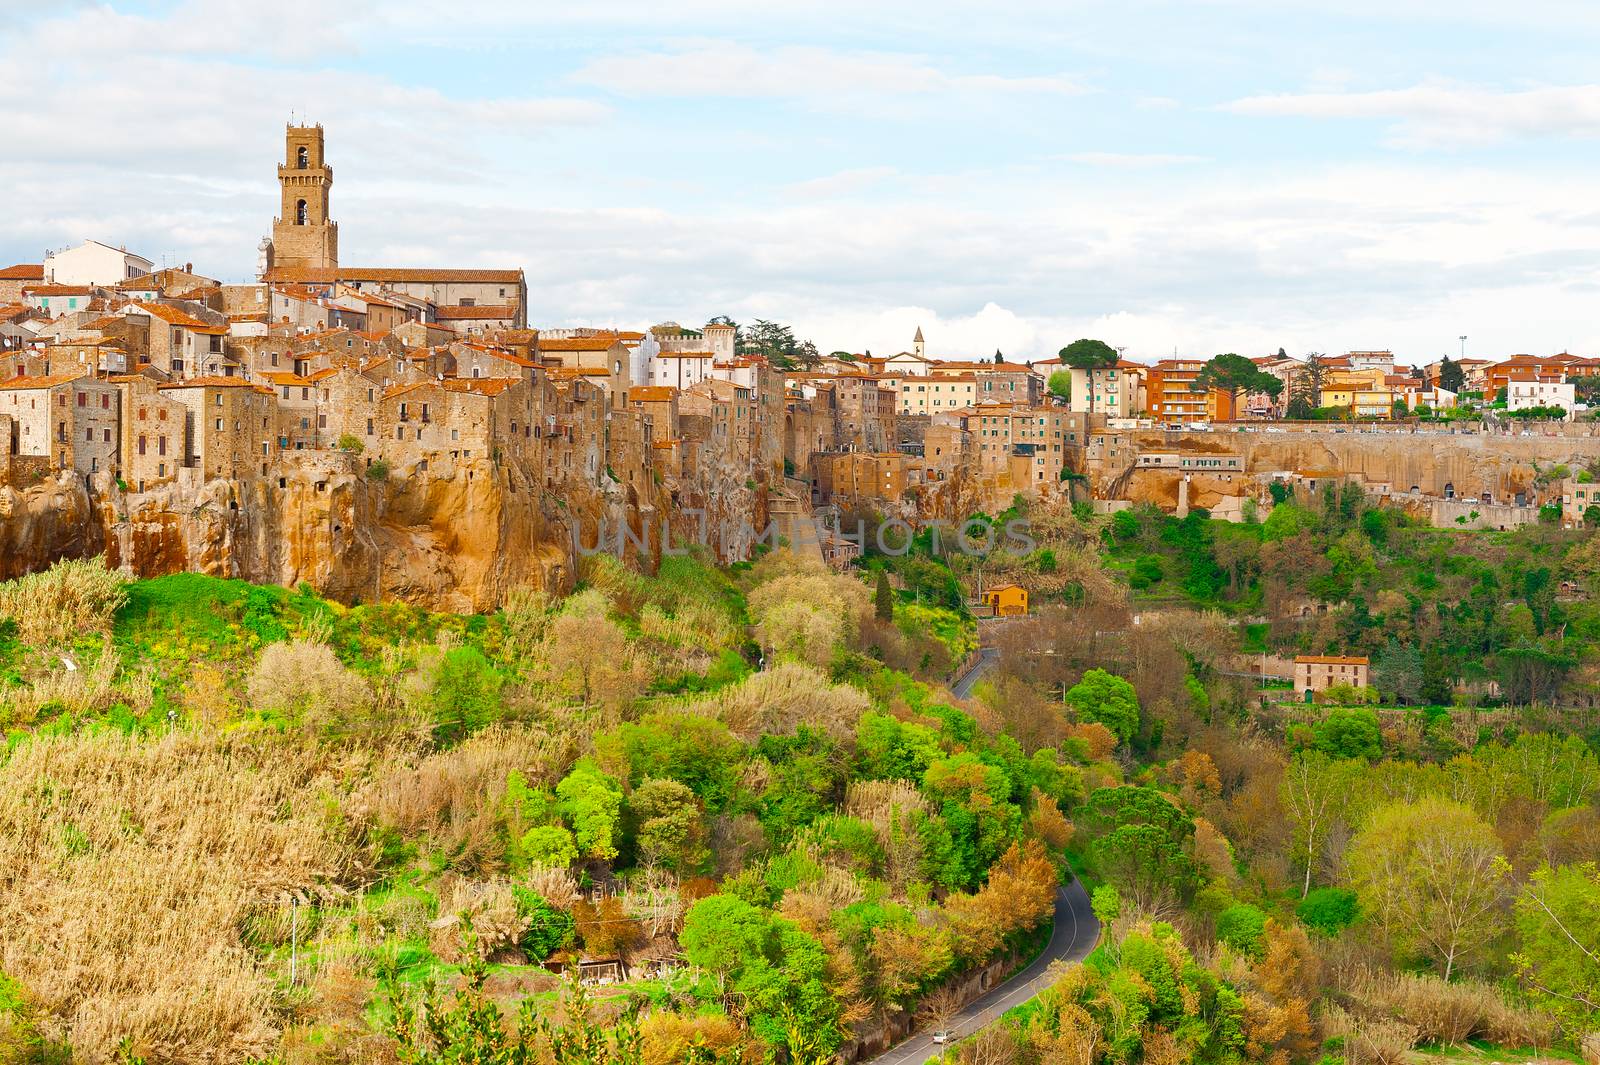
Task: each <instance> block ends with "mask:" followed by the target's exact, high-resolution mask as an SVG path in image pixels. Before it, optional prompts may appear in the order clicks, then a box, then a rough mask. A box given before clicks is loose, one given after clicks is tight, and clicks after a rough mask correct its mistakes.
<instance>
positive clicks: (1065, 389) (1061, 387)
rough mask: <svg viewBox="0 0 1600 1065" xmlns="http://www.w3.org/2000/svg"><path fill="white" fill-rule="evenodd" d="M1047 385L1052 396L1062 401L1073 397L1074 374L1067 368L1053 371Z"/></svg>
mask: <svg viewBox="0 0 1600 1065" xmlns="http://www.w3.org/2000/svg"><path fill="white" fill-rule="evenodd" d="M1045 387H1046V388H1048V389H1049V390H1050V394H1051V395H1052V396H1055V397H1056V398H1058V399H1060V400H1062V401H1068V400H1071V399H1072V375H1071V374H1070V373H1068V372H1067V371H1066V370H1057V371H1055V372H1054V373H1052V374H1051V375H1050V380H1049V382H1048V383H1047V384H1046V385H1045Z"/></svg>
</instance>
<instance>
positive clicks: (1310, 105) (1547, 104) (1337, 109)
mask: <svg viewBox="0 0 1600 1065" xmlns="http://www.w3.org/2000/svg"><path fill="white" fill-rule="evenodd" d="M1225 107H1226V109H1227V110H1230V111H1233V112H1236V113H1238V114H1245V115H1267V116H1275V117H1296V118H1323V119H1326V118H1354V119H1378V120H1385V121H1388V122H1389V123H1390V126H1389V130H1390V136H1389V139H1390V141H1391V143H1393V144H1397V145H1404V146H1412V147H1462V146H1472V145H1483V144H1492V143H1495V142H1498V141H1503V140H1507V139H1511V138H1519V137H1594V136H1600V85H1566V86H1550V87H1544V88H1535V89H1522V90H1515V91H1504V90H1498V89H1485V88H1474V87H1469V86H1458V85H1449V84H1426V85H1416V86H1413V87H1411V88H1406V89H1386V90H1380V91H1376V92H1312V93H1298V94H1296V93H1284V94H1278V95H1272V96H1252V97H1247V98H1245V99H1241V100H1235V101H1233V102H1232V103H1229V104H1227V105H1225Z"/></svg>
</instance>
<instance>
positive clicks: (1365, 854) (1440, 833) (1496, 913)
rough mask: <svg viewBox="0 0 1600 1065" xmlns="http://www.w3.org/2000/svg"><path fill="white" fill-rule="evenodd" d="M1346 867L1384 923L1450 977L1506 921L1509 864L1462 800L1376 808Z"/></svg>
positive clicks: (1397, 939)
mask: <svg viewBox="0 0 1600 1065" xmlns="http://www.w3.org/2000/svg"><path fill="white" fill-rule="evenodd" d="M1345 865H1346V868H1347V870H1348V872H1349V875H1350V881H1351V884H1352V885H1353V886H1354V887H1355V889H1356V891H1357V892H1358V893H1359V894H1360V895H1361V897H1362V899H1363V900H1364V901H1365V903H1366V906H1367V909H1368V910H1369V911H1370V912H1371V913H1372V915H1373V917H1374V919H1375V920H1376V922H1377V924H1378V925H1379V927H1381V928H1383V929H1384V930H1385V931H1386V932H1388V933H1389V935H1390V937H1391V939H1392V940H1393V941H1394V942H1395V943H1396V944H1397V945H1398V946H1400V947H1401V948H1402V949H1404V950H1408V951H1413V952H1415V953H1417V954H1421V955H1424V956H1427V957H1430V958H1432V959H1433V961H1434V963H1435V965H1436V966H1437V967H1438V969H1439V971H1440V975H1441V976H1443V977H1444V978H1445V979H1446V980H1448V979H1450V976H1451V974H1453V973H1454V972H1455V970H1456V968H1457V966H1459V965H1460V964H1462V962H1463V961H1464V960H1465V959H1466V958H1468V957H1469V956H1470V955H1471V953H1472V952H1473V951H1474V950H1475V949H1477V948H1479V947H1481V946H1482V945H1484V944H1485V943H1488V942H1490V941H1491V940H1492V939H1493V938H1494V936H1495V935H1496V934H1497V933H1498V932H1499V930H1500V928H1501V925H1502V924H1503V921H1504V917H1503V915H1502V912H1501V903H1502V902H1503V901H1504V899H1505V895H1506V880H1507V874H1508V873H1509V866H1508V864H1507V862H1506V860H1505V857H1504V856H1503V855H1502V854H1501V853H1500V845H1499V841H1498V839H1497V838H1496V837H1495V834H1494V830H1493V829H1492V828H1490V827H1489V825H1488V824H1487V823H1486V822H1485V821H1484V820H1483V819H1482V818H1481V817H1479V816H1478V815H1477V814H1476V813H1474V812H1473V811H1472V809H1471V807H1468V806H1465V805H1463V804H1461V803H1458V802H1452V801H1450V800H1449V799H1442V798H1437V797H1433V796H1428V797H1425V798H1423V799H1420V800H1419V801H1417V802H1409V803H1408V802H1397V803H1392V804H1390V805H1388V806H1384V807H1381V808H1379V809H1378V810H1377V811H1376V812H1375V813H1374V814H1373V815H1372V817H1371V819H1370V820H1369V821H1368V823H1367V826H1366V828H1364V829H1362V830H1361V832H1360V833H1359V834H1358V835H1357V836H1356V837H1355V839H1354V840H1353V841H1352V842H1351V844H1350V849H1349V851H1348V852H1346V857H1345Z"/></svg>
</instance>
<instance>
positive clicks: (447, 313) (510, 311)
mask: <svg viewBox="0 0 1600 1065" xmlns="http://www.w3.org/2000/svg"><path fill="white" fill-rule="evenodd" d="M434 315H435V317H438V318H444V319H448V320H461V319H491V320H493V319H498V318H505V319H511V318H515V317H516V316H517V309H516V308H515V307H513V306H511V305H510V304H509V303H507V304H502V305H500V306H495V305H493V304H490V305H488V306H483V307H454V306H445V307H440V308H438V309H436V310H435V311H434Z"/></svg>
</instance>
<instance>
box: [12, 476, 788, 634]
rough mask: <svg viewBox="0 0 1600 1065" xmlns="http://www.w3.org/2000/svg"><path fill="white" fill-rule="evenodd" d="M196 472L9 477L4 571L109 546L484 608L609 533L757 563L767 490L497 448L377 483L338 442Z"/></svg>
mask: <svg viewBox="0 0 1600 1065" xmlns="http://www.w3.org/2000/svg"><path fill="white" fill-rule="evenodd" d="M191 472H192V471H190V470H187V469H184V470H180V474H181V475H183V476H180V478H179V479H178V480H177V481H173V482H169V483H167V484H163V485H160V486H158V487H156V488H153V489H150V490H148V491H145V492H128V491H124V490H122V489H121V488H120V487H119V486H118V485H117V484H116V482H115V481H114V480H113V479H112V478H110V477H109V476H106V475H101V476H100V477H98V478H96V479H95V481H94V482H93V483H92V484H89V483H86V482H85V480H84V479H83V478H82V477H81V476H79V475H76V474H73V473H62V474H58V475H54V476H48V477H45V478H43V479H41V480H38V481H35V482H34V483H31V484H29V485H27V486H26V487H16V486H9V487H8V486H0V578H11V577H16V576H20V575H22V574H24V573H29V572H32V571H34V570H38V569H43V568H45V567H47V566H49V565H50V564H51V563H52V562H55V561H56V560H57V559H61V558H69V557H71V558H82V557H88V556H92V555H95V554H98V553H100V552H102V551H103V552H105V554H106V556H107V560H108V561H109V562H110V564H111V565H113V566H117V567H121V568H124V569H126V570H127V571H128V572H130V573H132V574H134V575H136V576H139V577H155V576H160V575H162V574H166V573H178V572H185V571H192V572H196V573H206V574H210V575H212V576H217V577H236V578H242V579H244V580H248V581H254V582H256V583H262V584H281V585H286V586H290V587H293V586H296V585H299V584H301V583H305V584H309V585H310V586H311V587H312V588H314V589H316V591H317V592H318V593H319V594H321V595H324V596H327V597H329V598H332V599H337V600H340V601H343V602H375V601H378V600H380V599H401V600H404V601H406V602H411V603H416V604H418V605H422V606H427V607H429V608H431V609H436V610H449V611H455V612H463V613H473V612H482V611H489V610H494V609H496V608H497V607H499V606H500V604H501V603H503V602H504V601H505V597H506V594H507V593H508V592H509V591H511V590H512V589H513V588H516V587H518V586H522V585H531V586H535V587H539V588H543V589H544V590H546V591H547V592H549V593H551V594H558V593H561V592H564V591H567V590H569V589H570V587H571V585H572V583H573V581H574V579H575V576H576V573H577V569H578V564H579V561H580V557H581V553H580V551H579V549H578V548H579V545H580V544H581V545H584V546H585V547H588V548H591V549H592V548H593V547H594V545H595V544H596V543H597V541H598V538H599V536H600V533H601V532H602V531H603V532H604V534H605V541H604V543H605V548H604V549H605V550H608V551H609V550H615V549H616V544H617V540H618V531H619V530H620V529H623V528H626V529H628V530H629V536H628V537H626V538H624V541H623V546H624V549H625V550H624V552H623V553H624V554H625V555H627V556H628V557H629V558H630V559H631V560H633V561H634V562H636V563H641V564H644V565H647V566H648V565H651V564H653V563H654V562H655V561H657V560H658V559H659V558H660V554H661V545H662V541H663V535H662V526H663V523H664V522H666V523H667V524H670V525H671V528H672V543H673V545H674V546H680V545H686V544H694V543H703V544H704V546H705V547H706V548H708V549H709V550H710V552H711V553H712V554H713V555H715V556H716V557H718V558H720V559H723V560H725V561H732V560H735V559H740V558H746V557H749V554H750V552H751V550H752V548H753V547H754V546H755V544H756V542H757V537H758V536H759V534H760V533H761V531H762V530H763V529H764V528H765V525H766V520H767V507H766V493H765V490H764V488H763V487H762V486H760V485H756V484H754V483H753V482H750V481H749V480H747V476H746V475H741V476H735V475H734V473H733V472H731V471H716V470H713V471H709V472H710V473H711V474H712V476H708V477H706V478H705V479H704V481H702V482H701V485H700V487H699V488H698V490H696V491H695V492H694V493H692V495H685V496H684V497H683V498H681V499H680V498H678V495H679V494H678V493H677V492H672V493H670V494H668V493H667V492H665V491H662V490H657V489H654V488H653V487H652V488H651V489H650V490H651V491H653V492H655V495H656V496H659V497H660V498H655V497H652V496H641V495H640V494H639V493H638V492H637V491H636V490H635V489H634V488H631V487H624V486H622V485H620V484H618V483H616V482H614V481H611V480H609V479H605V480H603V481H602V482H601V483H600V484H598V485H587V484H578V485H566V486H563V487H562V488H561V489H560V490H559V491H551V490H548V489H545V488H544V487H542V485H541V483H540V481H539V479H538V478H536V477H535V476H533V471H530V470H525V469H523V468H521V467H520V466H518V465H517V464H515V463H510V462H504V463H503V462H498V461H495V460H494V459H492V458H488V457H484V458H479V459H475V460H471V461H460V462H445V463H440V464H435V465H433V466H432V467H430V468H428V469H427V470H426V471H425V472H424V473H420V474H416V475H413V476H411V477H409V478H404V479H401V478H393V477H391V478H386V479H382V480H375V479H373V478H371V477H369V476H368V474H367V470H366V468H365V465H364V464H363V463H362V462H361V460H360V459H359V458H357V457H356V456H354V455H349V454H345V453H342V452H337V451H305V452H290V453H288V454H286V455H284V456H282V457H281V459H280V461H279V462H278V463H277V464H276V468H275V471H274V475H273V476H270V477H251V478H243V479H238V480H228V479H221V480H212V481H206V482H201V481H200V480H199V479H198V478H193V477H189V476H187V475H188V474H190V473H191ZM688 508H696V509H698V510H700V511H702V512H703V514H704V517H700V516H697V515H692V514H690V513H689V512H688ZM646 529H648V530H649V531H648V534H647V533H646ZM640 545H642V546H640Z"/></svg>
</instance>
